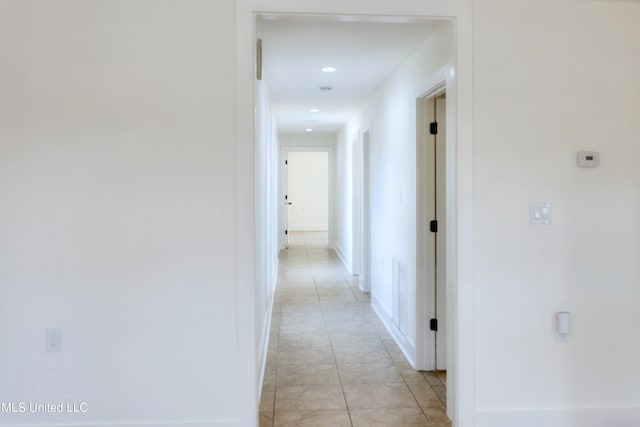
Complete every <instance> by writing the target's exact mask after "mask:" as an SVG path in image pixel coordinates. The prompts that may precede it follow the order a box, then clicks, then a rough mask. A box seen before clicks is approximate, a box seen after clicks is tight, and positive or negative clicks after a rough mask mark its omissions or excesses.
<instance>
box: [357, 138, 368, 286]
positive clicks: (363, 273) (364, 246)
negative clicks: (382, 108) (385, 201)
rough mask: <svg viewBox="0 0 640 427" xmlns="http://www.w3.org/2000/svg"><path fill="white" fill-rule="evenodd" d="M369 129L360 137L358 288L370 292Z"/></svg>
mask: <svg viewBox="0 0 640 427" xmlns="http://www.w3.org/2000/svg"><path fill="white" fill-rule="evenodd" d="M369 140H370V131H369V130H367V131H365V132H362V138H361V139H360V146H361V147H360V148H361V151H360V172H361V176H362V183H361V190H360V201H361V204H362V207H361V209H360V211H361V221H360V229H361V230H362V232H361V233H360V242H361V243H360V251H361V253H362V256H361V257H360V278H359V282H360V290H361V291H363V292H371V172H370V170H371V167H370V162H371V159H370V158H371V147H370V142H369Z"/></svg>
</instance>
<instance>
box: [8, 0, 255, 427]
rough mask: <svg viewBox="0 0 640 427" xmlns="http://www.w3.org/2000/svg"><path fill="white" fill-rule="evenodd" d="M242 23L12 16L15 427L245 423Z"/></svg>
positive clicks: (214, 6)
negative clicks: (55, 331)
mask: <svg viewBox="0 0 640 427" xmlns="http://www.w3.org/2000/svg"><path fill="white" fill-rule="evenodd" d="M234 17H235V9H234V2H233V1H230V0H224V1H216V2H211V1H207V0H187V1H183V0H180V1H163V2H158V1H153V0H148V1H147V0H138V1H135V2H131V1H128V0H110V1H95V0H92V1H84V0H77V1H76V0H58V1H55V2H49V1H31V0H20V1H12V0H2V1H1V2H0V57H1V58H2V60H1V62H2V66H1V67H0V93H2V96H0V295H1V297H0V338H1V341H2V351H1V353H0V364H1V365H2V380H1V381H0V396H1V398H0V400H2V401H3V402H33V401H35V402H42V403H45V402H50V403H53V402H87V403H88V412H87V413H86V414H84V415H73V414H63V415H51V414H49V415H47V414H29V413H25V414H7V413H2V414H0V424H2V425H11V424H18V423H19V424H26V423H54V422H55V423H58V424H57V425H65V424H66V425H69V424H70V423H77V424H76V425H85V426H88V425H92V424H94V423H105V424H108V425H130V424H132V423H147V424H146V425H155V424H154V423H159V422H163V423H165V424H163V425H181V426H185V425H190V424H191V423H195V422H196V421H201V422H208V423H209V424H208V425H212V424H214V423H216V422H217V423H219V424H216V425H238V424H237V423H236V422H234V420H235V419H237V418H238V417H240V416H241V412H240V405H241V404H242V401H241V400H240V399H239V394H238V393H239V385H238V375H239V373H238V372H239V369H238V358H239V357H240V355H239V353H238V340H239V337H240V335H239V333H238V320H237V319H238V317H237V300H236V292H237V287H236V283H237V276H236V261H237V258H236V256H237V252H236V250H235V248H236V247H237V244H236V236H237V234H236V217H237V213H236V209H235V206H236V204H235V198H236V180H235V177H236V171H235V167H236V162H235V159H236V147H235V145H234V142H233V141H234V140H235V125H234V120H235V114H234V99H235V94H234V85H233V81H234V79H235V74H234V69H235V47H234V45H233V43H229V41H230V40H231V39H232V36H231V35H232V34H233V31H234ZM220 82H223V83H222V84H220ZM46 328H61V329H62V331H63V347H62V352H60V353H45V352H44V331H45V329H46ZM243 369H244V368H243ZM105 424H103V425H105ZM245 425H246V424H245Z"/></svg>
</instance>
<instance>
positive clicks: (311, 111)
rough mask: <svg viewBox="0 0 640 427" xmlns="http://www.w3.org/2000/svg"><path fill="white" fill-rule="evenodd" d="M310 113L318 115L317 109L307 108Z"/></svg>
mask: <svg viewBox="0 0 640 427" xmlns="http://www.w3.org/2000/svg"><path fill="white" fill-rule="evenodd" d="M309 112H310V113H319V112H320V110H319V109H318V108H309Z"/></svg>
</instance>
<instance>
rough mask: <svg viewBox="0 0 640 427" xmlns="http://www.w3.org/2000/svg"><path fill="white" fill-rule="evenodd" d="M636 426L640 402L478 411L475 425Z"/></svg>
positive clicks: (479, 426) (529, 426)
mask: <svg viewBox="0 0 640 427" xmlns="http://www.w3.org/2000/svg"><path fill="white" fill-rule="evenodd" d="M513 426H518V427H540V426H544V427H637V426H640V406H624V407H601V408H571V409H540V410H535V409H523V410H512V411H478V412H476V427H513Z"/></svg>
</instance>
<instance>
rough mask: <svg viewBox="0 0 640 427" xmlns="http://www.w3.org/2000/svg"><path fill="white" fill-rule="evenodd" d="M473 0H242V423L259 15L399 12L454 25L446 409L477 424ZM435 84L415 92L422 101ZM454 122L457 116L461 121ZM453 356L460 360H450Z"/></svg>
mask: <svg viewBox="0 0 640 427" xmlns="http://www.w3.org/2000/svg"><path fill="white" fill-rule="evenodd" d="M472 6H473V5H472V2H464V1H462V2H412V1H411V0H399V1H398V2H387V3H371V4H363V3H357V4H356V3H355V2H345V1H344V0H327V1H326V2H324V3H322V4H318V3H312V2H311V3H310V2H293V3H292V2H290V1H286V0H236V22H235V24H236V25H235V28H236V43H235V49H236V70H235V72H236V105H235V109H236V118H237V120H236V135H235V145H236V177H235V182H234V183H233V184H234V189H235V194H236V212H237V215H238V217H237V226H236V233H237V247H236V253H237V260H238V261H237V266H236V270H237V271H236V274H237V284H236V289H237V295H236V305H237V307H236V311H237V313H238V329H237V337H238V349H239V350H238V351H239V354H240V357H239V360H238V366H239V367H240V370H239V375H238V382H239V388H238V400H239V402H243V403H242V404H240V407H239V414H240V415H239V417H240V419H239V423H240V424H242V425H247V426H250V427H253V426H256V425H257V407H258V401H259V397H260V390H258V389H257V385H258V382H257V381H256V378H257V376H258V375H259V373H258V372H256V367H257V364H256V363H255V361H256V345H255V342H256V321H255V317H256V314H255V309H256V308H255V305H256V302H255V301H256V300H255V294H256V289H255V284H254V280H255V277H254V272H255V248H256V240H255V233H254V228H253V224H254V219H255V217H256V215H257V213H256V211H255V197H256V190H255V187H254V180H255V174H256V170H255V163H254V154H255V134H254V132H255V131H256V130H255V128H254V126H253V124H254V108H255V85H254V81H255V70H256V68H255V67H256V63H255V28H256V17H257V16H258V15H260V14H268V13H276V14H282V13H285V14H303V15H317V16H327V15H333V16H338V15H344V16H365V17H377V18H380V17H392V18H394V19H397V18H400V19H403V18H409V19H416V18H419V19H448V20H450V21H451V22H452V23H453V31H454V35H453V38H454V40H453V54H452V61H453V63H454V65H455V68H453V69H452V70H451V86H452V87H451V88H449V87H447V97H448V102H449V106H450V108H451V107H452V106H453V105H454V104H455V107H456V108H455V117H452V118H451V120H448V127H449V129H448V138H449V139H450V140H451V141H452V144H451V146H449V147H448V149H450V150H451V151H452V153H451V154H452V155H451V156H450V157H449V156H448V162H450V163H448V165H447V166H451V167H448V169H447V170H448V178H453V179H448V183H449V184H451V187H452V188H453V189H454V191H452V194H451V195H450V197H451V199H452V200H451V204H452V206H454V207H455V208H456V209H457V211H456V213H457V216H456V217H455V218H448V219H449V220H452V221H449V240H448V242H453V243H454V244H452V245H448V248H447V250H448V260H449V261H450V263H449V264H448V270H447V276H448V278H449V279H448V280H449V283H450V288H449V291H450V292H449V293H448V307H447V308H448V315H449V319H450V322H449V340H448V342H449V348H448V358H449V362H448V363H449V372H448V374H447V382H448V384H449V387H447V414H448V416H449V417H450V418H451V419H452V421H453V426H454V427H459V426H465V427H466V426H473V425H475V423H476V398H475V384H476V381H475V377H476V368H475V358H476V354H475V352H476V344H475V292H474V279H473V271H474V268H473V260H474V253H473V247H474V241H473V222H474V221H473V218H474V217H473V196H474V193H473V7H472ZM430 87H433V85H432V86H427V87H426V88H425V90H424V91H422V92H421V93H418V94H416V98H418V97H419V96H420V95H421V94H423V93H425V92H426V91H427V90H428V89H429V88H430ZM454 120H455V121H454ZM451 361H453V364H452V363H451Z"/></svg>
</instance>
